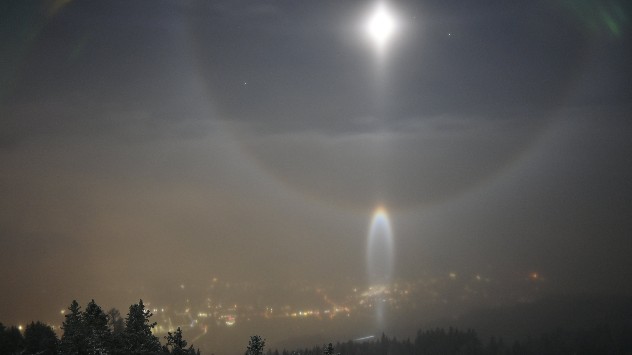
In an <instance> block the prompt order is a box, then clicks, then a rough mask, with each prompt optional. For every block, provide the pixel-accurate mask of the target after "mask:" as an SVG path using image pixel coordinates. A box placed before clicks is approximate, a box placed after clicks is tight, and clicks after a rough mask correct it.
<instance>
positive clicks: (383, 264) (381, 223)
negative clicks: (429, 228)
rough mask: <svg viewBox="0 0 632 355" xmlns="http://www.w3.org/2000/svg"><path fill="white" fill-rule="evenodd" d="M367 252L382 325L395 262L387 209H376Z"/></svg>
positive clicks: (375, 304)
mask: <svg viewBox="0 0 632 355" xmlns="http://www.w3.org/2000/svg"><path fill="white" fill-rule="evenodd" d="M367 244H368V246H367V254H366V262H367V272H368V278H369V284H370V291H371V294H372V297H373V303H374V306H375V312H376V313H375V314H376V317H377V322H378V324H379V325H382V323H383V318H384V307H385V306H386V304H385V302H386V299H385V297H386V294H385V292H384V291H386V288H387V287H388V286H389V284H390V282H391V277H392V275H393V264H394V262H393V261H394V260H393V259H394V254H395V253H394V248H393V244H394V243H393V230H392V228H391V221H390V220H389V217H388V214H387V213H386V210H385V209H384V208H382V207H380V208H378V209H377V210H375V212H374V213H373V218H372V219H371V225H370V226H369V236H368V243H367Z"/></svg>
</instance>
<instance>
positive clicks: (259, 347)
mask: <svg viewBox="0 0 632 355" xmlns="http://www.w3.org/2000/svg"><path fill="white" fill-rule="evenodd" d="M265 345H266V341H265V339H263V338H261V337H260V336H258V335H253V336H251V337H250V340H249V341H248V347H247V348H246V355H262V354H263V348H264V346H265Z"/></svg>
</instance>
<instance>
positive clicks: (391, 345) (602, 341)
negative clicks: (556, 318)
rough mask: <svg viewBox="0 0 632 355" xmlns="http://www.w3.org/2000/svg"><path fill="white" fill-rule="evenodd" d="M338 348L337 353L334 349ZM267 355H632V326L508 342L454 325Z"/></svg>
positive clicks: (560, 332)
mask: <svg viewBox="0 0 632 355" xmlns="http://www.w3.org/2000/svg"><path fill="white" fill-rule="evenodd" d="M334 348H335V353H334V351H333V349H334ZM267 354H268V355H322V354H340V355H566V354H568V355H570V354H586V355H588V354H595V355H610V354H612V355H615V354H616V355H619V354H630V355H632V325H631V324H627V325H625V326H623V327H618V328H616V329H613V328H611V326H608V325H604V326H596V327H594V328H592V329H588V330H574V331H564V330H557V331H554V332H548V333H545V334H542V335H541V336H539V337H535V338H534V337H528V338H526V339H525V340H522V341H513V342H505V341H504V340H503V339H502V338H495V337H492V338H490V339H488V340H487V341H485V342H483V341H481V339H480V337H479V336H478V335H477V334H476V332H475V331H473V330H467V331H461V330H458V329H455V328H449V329H448V330H445V329H434V330H427V331H423V332H422V331H418V332H417V335H416V337H415V338H414V339H413V340H410V339H404V340H398V339H397V338H389V337H387V336H385V335H384V334H382V336H381V337H380V338H378V339H377V340H375V341H368V342H357V341H347V342H345V343H337V344H336V345H335V346H334V345H332V344H329V345H325V346H323V347H318V346H317V347H314V348H311V349H302V350H293V351H291V350H283V351H281V352H279V351H278V350H275V351H272V350H268V351H267Z"/></svg>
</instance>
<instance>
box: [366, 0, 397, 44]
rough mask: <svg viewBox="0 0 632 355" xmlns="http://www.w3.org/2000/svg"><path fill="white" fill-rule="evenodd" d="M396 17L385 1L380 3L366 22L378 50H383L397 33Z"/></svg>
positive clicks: (368, 31)
mask: <svg viewBox="0 0 632 355" xmlns="http://www.w3.org/2000/svg"><path fill="white" fill-rule="evenodd" d="M396 27H397V24H396V21H395V18H394V17H393V15H392V14H391V12H390V11H389V10H388V8H387V7H386V5H384V4H383V3H380V4H378V6H377V7H376V8H375V10H374V12H373V14H372V15H371V17H370V18H369V20H368V22H367V24H366V30H367V33H368V34H369V36H370V37H371V39H372V40H373V42H374V43H375V45H376V46H377V48H378V50H380V51H382V50H383V49H384V47H385V46H386V44H387V42H388V41H389V39H391V37H393V34H394V33H395V30H396Z"/></svg>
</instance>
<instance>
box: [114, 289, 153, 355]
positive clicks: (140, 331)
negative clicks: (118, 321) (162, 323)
mask: <svg viewBox="0 0 632 355" xmlns="http://www.w3.org/2000/svg"><path fill="white" fill-rule="evenodd" d="M151 316H152V313H151V312H149V310H147V309H145V305H144V304H143V300H140V301H139V302H138V303H137V304H133V305H131V306H130V307H129V313H128V314H127V318H125V331H124V332H123V341H124V352H125V353H128V354H151V353H155V352H159V351H160V350H161V346H160V341H159V340H158V338H157V337H156V336H155V335H154V334H153V333H152V332H151V330H152V329H153V328H154V327H155V326H156V323H155V322H154V323H150V322H149V318H151Z"/></svg>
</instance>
